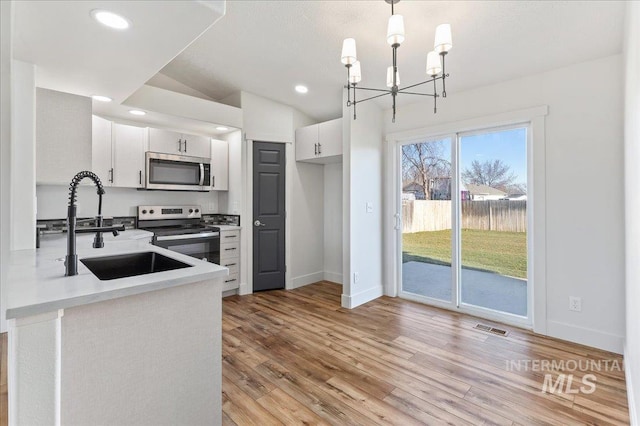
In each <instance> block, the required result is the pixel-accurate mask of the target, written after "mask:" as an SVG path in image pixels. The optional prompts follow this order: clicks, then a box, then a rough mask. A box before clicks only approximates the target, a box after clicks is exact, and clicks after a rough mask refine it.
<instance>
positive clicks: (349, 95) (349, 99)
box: [347, 65, 351, 107]
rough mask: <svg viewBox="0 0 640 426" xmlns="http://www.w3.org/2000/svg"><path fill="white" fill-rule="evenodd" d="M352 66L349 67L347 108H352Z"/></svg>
mask: <svg viewBox="0 0 640 426" xmlns="http://www.w3.org/2000/svg"><path fill="white" fill-rule="evenodd" d="M350 71H351V66H350V65H349V66H347V106H348V107H349V106H351V81H350V80H351V79H350V77H351V73H350Z"/></svg>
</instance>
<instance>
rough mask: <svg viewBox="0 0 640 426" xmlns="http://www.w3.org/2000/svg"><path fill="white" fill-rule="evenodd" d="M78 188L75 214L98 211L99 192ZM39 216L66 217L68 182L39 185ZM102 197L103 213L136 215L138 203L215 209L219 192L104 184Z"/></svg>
mask: <svg viewBox="0 0 640 426" xmlns="http://www.w3.org/2000/svg"><path fill="white" fill-rule="evenodd" d="M83 183H87V184H86V185H81V186H80V187H79V188H78V203H77V205H78V217H93V216H95V215H96V214H98V196H97V195H96V190H95V187H94V186H93V184H89V183H90V181H89V180H88V179H87V180H85V181H83ZM36 189H37V195H38V219H63V218H66V217H67V205H68V202H69V185H38V186H37V187H36ZM105 192H106V193H105V195H104V196H103V197H102V214H103V215H104V216H137V214H138V211H137V209H136V208H137V206H138V205H173V204H175V205H183V204H195V205H200V206H202V212H203V213H218V193H217V192H216V191H211V192H182V191H138V190H137V189H133V188H109V187H106V188H105Z"/></svg>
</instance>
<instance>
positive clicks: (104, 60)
mask: <svg viewBox="0 0 640 426" xmlns="http://www.w3.org/2000/svg"><path fill="white" fill-rule="evenodd" d="M13 5H14V21H13V22H14V23H13V28H14V30H13V57H14V58H15V59H18V60H21V61H24V62H28V63H32V64H35V65H36V85H37V86H38V87H44V88H47V89H52V90H58V91H62V92H67V93H73V94H77V95H82V96H90V95H94V94H98V95H104V96H108V97H110V98H112V99H113V100H114V101H115V102H113V103H114V104H116V103H117V104H119V103H120V102H122V101H123V100H125V99H126V98H127V97H128V96H129V95H131V94H132V93H133V92H135V91H136V90H137V89H138V88H140V87H141V86H142V85H144V83H145V82H146V81H147V80H149V78H151V77H153V75H155V74H156V73H157V72H158V70H159V69H161V68H162V67H163V66H164V65H165V64H167V63H168V62H169V61H170V60H171V59H173V58H174V57H175V56H176V55H177V54H178V53H180V51H182V49H184V48H185V47H186V46H188V45H189V43H191V42H192V41H193V40H194V39H195V38H197V37H198V36H199V35H200V34H201V33H202V32H203V31H205V30H206V29H207V28H208V27H209V26H211V25H212V24H213V23H214V22H216V20H218V19H219V18H220V17H221V16H223V15H224V13H225V2H224V0H206V1H189V2H184V1H162V2H160V1H113V0H91V1H89V0H83V1H73V0H65V1H14V2H13ZM93 9H106V10H109V11H111V12H115V13H117V14H120V15H121V16H123V17H125V18H126V19H128V20H129V21H130V22H131V26H130V28H129V29H127V30H114V29H111V28H107V27H105V26H102V25H100V24H98V23H97V22H96V21H94V20H93V19H92V18H91V15H90V12H91V11H92V10H93ZM94 102H95V101H94Z"/></svg>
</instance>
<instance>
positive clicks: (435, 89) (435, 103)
mask: <svg viewBox="0 0 640 426" xmlns="http://www.w3.org/2000/svg"><path fill="white" fill-rule="evenodd" d="M442 81H443V82H444V80H442ZM433 93H435V94H437V93H438V88H437V87H436V80H435V79H434V80H433ZM437 112H438V97H437V96H434V97H433V113H434V114H435V113H437Z"/></svg>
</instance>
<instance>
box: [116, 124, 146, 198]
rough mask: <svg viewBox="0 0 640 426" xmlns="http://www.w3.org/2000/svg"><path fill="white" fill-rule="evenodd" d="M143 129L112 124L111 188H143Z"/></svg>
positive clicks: (144, 129)
mask: <svg viewBox="0 0 640 426" xmlns="http://www.w3.org/2000/svg"><path fill="white" fill-rule="evenodd" d="M145 132H146V128H144V127H135V126H128V125H126V124H118V123H113V182H112V184H113V186H119V187H122V188H144V186H145V185H144V182H145V164H144V161H145V159H144V142H145Z"/></svg>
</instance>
